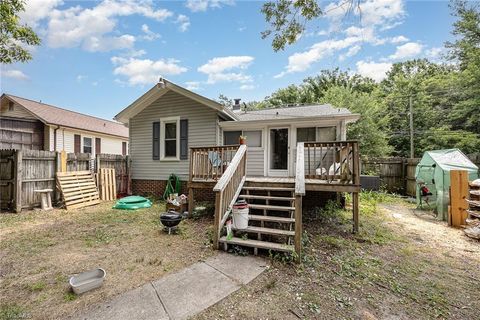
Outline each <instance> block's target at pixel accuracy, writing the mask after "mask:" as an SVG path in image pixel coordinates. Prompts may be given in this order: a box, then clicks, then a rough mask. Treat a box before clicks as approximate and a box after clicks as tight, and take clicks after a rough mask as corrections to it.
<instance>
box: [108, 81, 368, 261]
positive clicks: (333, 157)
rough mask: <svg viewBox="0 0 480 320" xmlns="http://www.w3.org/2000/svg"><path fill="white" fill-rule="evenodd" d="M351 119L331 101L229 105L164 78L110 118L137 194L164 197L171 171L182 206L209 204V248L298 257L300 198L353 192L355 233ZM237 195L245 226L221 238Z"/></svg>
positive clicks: (313, 200) (356, 173)
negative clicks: (125, 133)
mask: <svg viewBox="0 0 480 320" xmlns="http://www.w3.org/2000/svg"><path fill="white" fill-rule="evenodd" d="M358 119H359V115H358V114H352V113H351V112H350V111H348V110H347V109H345V108H337V107H334V106H331V105H329V104H323V105H320V104H312V105H294V106H285V107H282V108H275V109H263V110H255V111H252V110H241V108H240V104H239V101H238V100H237V101H236V105H235V106H234V107H233V108H232V109H230V108H227V107H225V106H224V105H222V104H220V103H218V102H216V101H213V100H211V99H208V98H206V97H204V96H201V95H199V94H196V93H194V92H191V91H189V90H187V89H185V88H182V87H181V86H178V85H176V84H174V83H172V82H170V81H167V80H165V79H160V80H159V83H157V84H156V85H155V86H153V87H152V88H151V89H150V90H148V91H147V92H146V93H145V94H144V95H142V96H141V97H140V98H138V99H137V100H136V101H134V102H133V103H132V104H130V105H129V106H128V107H126V108H125V109H124V110H122V111H121V112H120V113H119V114H117V115H116V116H115V120H117V121H119V122H122V123H124V124H125V125H126V126H128V128H129V133H130V140H129V141H130V155H131V159H132V189H133V192H134V193H136V194H142V193H149V194H156V195H158V196H161V195H162V194H163V191H164V190H165V185H166V181H167V180H168V178H169V175H170V174H172V173H173V174H175V175H177V176H179V177H180V179H181V180H182V181H183V182H184V183H183V184H182V185H183V190H182V192H185V193H187V192H188V197H189V211H191V210H192V209H193V207H194V203H195V201H196V200H199V199H202V200H205V199H210V200H213V201H215V217H214V228H213V245H214V247H215V248H218V247H219V246H220V245H221V244H223V246H224V247H227V246H228V245H242V246H247V247H253V248H254V253H255V254H256V253H257V251H258V250H262V249H267V250H274V251H296V253H297V254H298V255H300V253H301V237H302V208H303V207H302V203H304V204H305V206H307V205H308V206H312V205H313V206H320V205H322V202H323V201H324V200H327V199H338V198H339V197H340V194H341V193H344V192H349V193H352V202H353V203H352V208H353V219H352V220H353V230H354V232H356V231H357V230H358V199H359V198H358V192H359V191H360V170H359V146H358V142H357V141H348V140H346V128H347V125H348V124H349V123H352V122H355V121H357V120H358ZM245 136H246V144H241V145H239V143H240V142H241V141H240V137H242V138H244V137H245ZM242 140H243V139H242ZM304 198H305V199H304ZM237 200H246V201H248V203H249V210H250V213H249V215H248V217H249V218H248V226H247V227H246V228H242V232H243V233H244V235H243V236H241V237H240V236H234V237H233V238H230V237H229V238H228V239H227V237H226V236H225V235H224V231H223V230H224V228H223V226H224V225H225V223H226V221H227V220H228V219H229V217H230V213H231V211H232V206H233V204H234V203H235V202H236V201H237ZM235 219H236V218H234V221H235ZM244 227H245V226H244ZM245 232H246V234H247V235H248V237H247V238H245Z"/></svg>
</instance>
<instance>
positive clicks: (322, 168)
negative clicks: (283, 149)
mask: <svg viewBox="0 0 480 320" xmlns="http://www.w3.org/2000/svg"><path fill="white" fill-rule="evenodd" d="M297 152H298V151H297ZM303 163H304V166H305V178H306V179H320V180H325V181H327V182H338V183H343V184H354V185H359V184H360V171H359V168H360V166H359V152H358V142H357V141H332V142H305V143H304V160H303ZM296 165H297V166H298V165H299V160H298V159H297V163H296Z"/></svg>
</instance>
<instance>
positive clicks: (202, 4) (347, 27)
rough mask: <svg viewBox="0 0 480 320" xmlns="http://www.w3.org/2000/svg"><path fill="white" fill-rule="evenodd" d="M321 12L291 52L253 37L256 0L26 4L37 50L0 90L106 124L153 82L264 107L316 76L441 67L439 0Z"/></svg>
mask: <svg viewBox="0 0 480 320" xmlns="http://www.w3.org/2000/svg"><path fill="white" fill-rule="evenodd" d="M343 2H344V1H342V0H340V1H337V2H330V1H322V2H321V4H322V8H324V10H325V11H327V14H326V16H325V17H323V18H321V19H319V20H317V21H315V22H313V23H310V24H309V25H308V27H307V30H306V32H305V33H304V34H303V35H302V36H301V38H300V39H299V40H298V42H297V43H296V44H295V45H292V46H290V47H288V48H287V49H286V50H284V51H282V52H274V51H273V50H272V48H271V46H270V40H269V39H266V40H262V39H261V37H260V32H261V31H263V30H264V29H265V28H266V26H267V25H266V23H265V21H264V17H263V15H262V14H261V13H260V8H261V6H262V2H253V1H233V0H227V1H222V0H213V1H212V0H202V1H187V2H180V1H169V2H163V1H150V0H144V1H133V0H105V1H75V2H74V1H66V0H63V1H62V0H33V1H32V0H30V1H29V2H28V4H27V10H26V12H25V13H24V14H22V20H23V21H25V22H27V23H29V24H30V25H32V26H33V27H34V29H35V30H36V31H37V33H38V34H39V35H40V36H41V38H42V41H43V43H42V45H41V46H40V47H37V48H34V49H33V60H32V61H30V62H28V63H26V64H14V65H7V66H4V65H2V66H1V72H2V75H1V88H2V89H1V90H2V92H7V93H11V94H15V95H19V96H22V97H25V98H30V99H33V100H42V102H45V103H50V104H54V105H58V106H63V107H66V108H69V109H73V110H76V111H79V112H83V113H86V114H91V115H95V116H99V117H103V118H107V119H111V118H112V117H113V116H114V115H115V114H116V113H118V112H119V111H120V110H121V109H123V108H124V107H126V106H127V105H129V104H130V103H131V102H133V101H134V100H135V99H137V98H138V97H139V96H140V95H142V94H143V93H144V92H145V91H147V90H148V89H149V88H150V87H151V86H153V85H154V84H155V82H156V81H157V79H158V77H159V76H163V77H165V78H167V79H169V80H171V81H173V82H175V83H177V84H179V85H182V86H184V87H187V88H189V89H191V90H193V91H195V92H197V93H199V94H202V95H205V96H207V97H209V98H214V99H215V98H217V97H218V96H219V94H220V93H222V94H225V95H227V96H228V97H231V98H242V99H243V101H250V100H262V99H263V98H264V97H265V96H267V95H269V94H270V93H271V92H273V91H275V90H276V89H278V88H282V87H285V86H287V85H289V84H291V83H296V84H297V83H300V82H301V81H302V79H304V78H306V77H308V76H314V75H316V74H318V72H319V71H320V70H322V69H332V68H336V67H339V68H340V69H342V70H347V69H348V70H350V72H352V73H359V74H362V75H365V76H370V77H372V78H374V79H376V80H381V79H382V77H383V76H384V75H385V72H386V71H387V70H388V69H389V67H390V66H391V63H393V62H397V61H403V60H408V59H412V58H420V57H427V58H429V59H431V60H434V61H440V60H441V54H442V52H443V50H444V49H443V45H444V42H445V41H447V40H450V39H451V37H452V36H451V34H450V32H451V28H452V23H453V21H454V18H453V17H451V15H450V11H449V8H448V2H445V1H401V0H362V4H361V12H362V16H361V17H360V15H359V14H358V11H356V12H353V13H350V14H349V15H348V16H345V12H344V8H343V7H341V6H339V4H341V3H343Z"/></svg>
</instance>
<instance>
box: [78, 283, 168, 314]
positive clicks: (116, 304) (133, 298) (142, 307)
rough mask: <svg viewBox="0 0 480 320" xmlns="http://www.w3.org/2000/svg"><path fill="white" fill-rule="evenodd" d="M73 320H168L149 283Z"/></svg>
mask: <svg viewBox="0 0 480 320" xmlns="http://www.w3.org/2000/svg"><path fill="white" fill-rule="evenodd" d="M72 319H74V320H86V319H89V320H91V319H95V320H131V319H136V320H168V319H169V317H168V315H167V313H166V312H165V309H164V308H163V306H162V303H161V302H160V300H159V299H158V296H157V293H156V292H155V289H154V287H153V286H152V284H151V283H147V284H145V285H144V286H142V287H140V288H137V289H134V290H131V291H128V292H126V293H124V294H121V295H119V296H117V297H116V298H114V299H113V300H111V301H110V302H107V303H104V304H101V305H98V306H96V307H94V308H92V309H90V310H88V311H87V312H86V313H84V314H82V315H79V316H77V317H73V318H72Z"/></svg>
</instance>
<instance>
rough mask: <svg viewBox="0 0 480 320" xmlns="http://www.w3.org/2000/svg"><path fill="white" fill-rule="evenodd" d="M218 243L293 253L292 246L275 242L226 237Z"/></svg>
mask: <svg viewBox="0 0 480 320" xmlns="http://www.w3.org/2000/svg"><path fill="white" fill-rule="evenodd" d="M218 241H219V242H221V243H228V244H236V245H240V246H246V247H253V248H261V249H269V250H275V251H285V252H292V251H293V246H291V245H287V244H282V243H275V242H267V241H260V240H251V239H247V240H244V239H241V238H236V237H233V238H232V239H230V240H227V237H225V236H223V237H221V238H220V239H219V240H218Z"/></svg>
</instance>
